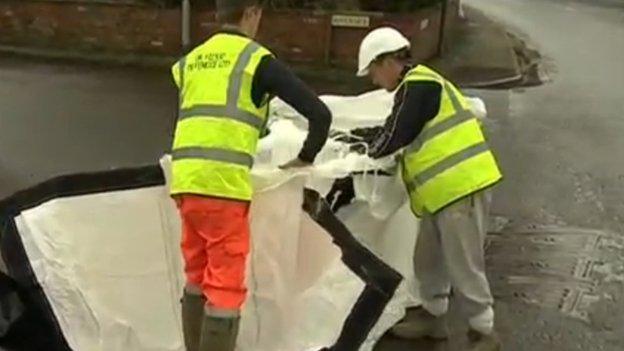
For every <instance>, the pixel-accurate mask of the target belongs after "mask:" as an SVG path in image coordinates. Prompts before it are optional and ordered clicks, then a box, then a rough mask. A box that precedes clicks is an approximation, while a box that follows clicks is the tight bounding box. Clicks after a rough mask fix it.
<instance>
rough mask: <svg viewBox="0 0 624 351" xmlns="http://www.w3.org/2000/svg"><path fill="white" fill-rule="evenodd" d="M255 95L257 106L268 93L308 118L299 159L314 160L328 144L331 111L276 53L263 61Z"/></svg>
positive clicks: (253, 90)
mask: <svg viewBox="0 0 624 351" xmlns="http://www.w3.org/2000/svg"><path fill="white" fill-rule="evenodd" d="M251 94H252V98H253V101H254V103H255V104H256V106H260V104H261V103H262V101H263V98H264V97H265V96H266V95H267V94H268V95H270V96H277V97H279V98H280V99H282V100H284V102H286V103H287V104H289V105H290V106H292V107H293V108H294V109H295V110H296V111H297V112H299V113H300V114H301V115H303V116H304V117H305V118H306V119H307V120H308V122H309V123H308V125H309V127H308V137H307V139H306V140H305V142H304V143H303V148H302V149H301V152H300V154H299V159H301V160H302V161H306V162H310V163H312V162H314V159H315V158H316V155H317V154H318V153H319V152H320V151H321V149H322V148H323V146H324V145H325V142H326V140H327V136H328V134H329V128H330V126H331V122H332V115H331V112H330V111H329V109H328V108H327V106H326V105H325V104H324V103H323V102H322V101H321V100H320V99H319V98H318V97H317V95H316V94H315V93H314V92H313V91H312V90H311V89H310V88H309V87H308V86H307V85H306V84H305V83H303V81H301V79H299V78H298V77H297V76H296V75H295V74H294V73H293V72H292V71H291V70H290V69H289V68H288V67H287V66H286V65H285V64H284V63H282V62H281V61H279V60H278V59H276V58H274V57H272V56H265V57H264V58H263V59H262V60H261V61H260V64H259V66H258V68H257V69H256V75H255V76H254V80H253V82H252V93H251Z"/></svg>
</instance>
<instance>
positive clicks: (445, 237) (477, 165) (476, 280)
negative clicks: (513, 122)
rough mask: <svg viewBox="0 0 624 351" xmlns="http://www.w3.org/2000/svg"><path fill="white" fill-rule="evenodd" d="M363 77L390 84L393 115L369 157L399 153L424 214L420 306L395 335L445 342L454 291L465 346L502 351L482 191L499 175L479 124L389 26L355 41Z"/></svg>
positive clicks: (417, 262) (414, 203)
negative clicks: (461, 316) (462, 314)
mask: <svg viewBox="0 0 624 351" xmlns="http://www.w3.org/2000/svg"><path fill="white" fill-rule="evenodd" d="M366 75H368V76H370V78H371V79H372V81H373V83H374V84H376V85H378V86H380V87H382V88H384V89H386V90H388V91H390V92H393V91H395V90H396V96H395V104H394V108H393V110H392V114H391V115H390V117H389V118H388V119H387V121H386V125H385V126H384V127H383V128H381V129H380V130H379V131H378V133H372V135H373V137H372V138H371V139H372V140H370V144H371V149H370V151H369V154H370V156H371V157H373V158H381V157H386V156H389V155H393V154H395V153H398V152H400V154H399V159H400V164H401V172H402V176H403V181H404V183H405V186H406V189H407V192H408V194H409V200H410V204H411V208H412V211H413V212H414V214H415V215H416V216H418V217H420V218H421V219H422V221H421V226H420V233H419V236H418V240H417V244H416V248H415V253H414V269H415V273H416V277H417V280H418V281H419V283H420V292H421V297H422V299H423V304H422V307H420V308H417V309H409V310H408V314H407V316H406V318H405V319H404V320H403V321H402V322H400V323H399V324H397V325H396V326H395V327H394V328H393V329H392V332H393V334H395V335H396V336H398V337H403V338H410V339H416V338H421V337H433V338H439V339H445V338H447V336H448V329H447V326H446V322H445V318H444V317H445V315H446V313H447V311H448V305H449V295H450V293H451V288H452V289H453V291H454V293H455V295H456V296H457V297H459V298H460V300H461V301H462V302H463V303H462V307H463V308H462V309H463V312H465V317H466V319H467V320H468V324H469V327H470V330H469V333H468V336H469V340H470V345H471V346H470V347H471V348H470V350H473V351H477V350H478V351H495V350H499V349H500V342H499V339H498V338H497V336H496V334H495V333H494V310H493V308H492V305H493V302H494V300H493V298H492V293H491V292H490V286H489V283H488V280H487V278H486V275H485V260H484V241H485V236H486V223H487V215H488V213H487V212H488V211H487V210H488V204H489V200H490V199H489V193H488V190H489V189H491V188H492V187H493V186H494V185H495V184H497V183H499V182H500V181H501V179H502V175H501V172H500V170H499V167H498V165H497V162H496V159H495V158H494V155H493V154H492V152H491V150H490V147H489V145H488V143H487V141H486V139H485V137H484V135H483V132H482V130H481V124H480V122H479V120H478V119H477V118H476V116H475V114H474V113H473V112H472V111H471V107H470V104H469V102H468V101H467V99H466V98H465V97H464V96H463V94H462V93H461V91H460V90H459V89H458V88H457V87H455V86H454V85H453V84H452V83H451V82H449V81H448V80H446V79H445V78H444V77H443V76H442V75H440V74H439V73H437V72H435V71H434V70H432V69H431V68H429V67H426V66H424V65H412V62H411V54H410V42H409V40H408V39H407V38H405V37H404V36H403V35H402V34H401V33H400V32H399V31H397V30H395V29H393V28H389V27H384V28H379V29H376V30H374V31H372V32H370V33H369V34H368V35H367V36H366V38H365V39H364V40H363V41H362V44H361V47H360V53H359V71H358V76H366ZM366 134H371V133H370V131H367V133H366Z"/></svg>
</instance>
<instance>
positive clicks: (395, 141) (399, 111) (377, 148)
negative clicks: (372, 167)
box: [369, 81, 442, 158]
mask: <svg viewBox="0 0 624 351" xmlns="http://www.w3.org/2000/svg"><path fill="white" fill-rule="evenodd" d="M441 99H442V86H441V85H440V84H439V83H437V82H430V81H425V82H408V83H407V84H406V85H404V86H403V87H401V88H400V89H399V91H397V93H396V96H395V102H394V107H393V108H392V114H391V115H390V116H389V117H388V119H387V120H386V123H385V126H384V127H383V129H382V130H381V132H380V133H379V134H378V135H377V136H376V137H375V141H374V142H373V144H372V145H371V150H370V152H369V156H370V157H372V158H382V157H385V156H388V155H392V154H393V153H395V152H397V151H399V150H400V149H402V148H404V147H406V146H407V145H409V144H410V143H411V142H412V141H414V139H416V137H417V136H418V135H419V134H420V132H421V131H422V130H423V128H424V127H425V124H427V122H429V121H430V120H432V119H433V118H434V117H435V116H437V115H438V113H439V111H440V101H441Z"/></svg>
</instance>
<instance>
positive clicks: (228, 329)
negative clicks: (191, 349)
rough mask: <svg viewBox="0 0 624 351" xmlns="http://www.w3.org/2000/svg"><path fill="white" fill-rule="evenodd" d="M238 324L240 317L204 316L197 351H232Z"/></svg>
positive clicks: (234, 345) (236, 336)
mask: <svg viewBox="0 0 624 351" xmlns="http://www.w3.org/2000/svg"><path fill="white" fill-rule="evenodd" d="M239 324H240V317H230V318H219V317H213V316H208V315H204V322H203V325H202V331H201V338H200V340H201V341H200V345H199V351H234V349H235V348H236V339H237V338H238V327H239Z"/></svg>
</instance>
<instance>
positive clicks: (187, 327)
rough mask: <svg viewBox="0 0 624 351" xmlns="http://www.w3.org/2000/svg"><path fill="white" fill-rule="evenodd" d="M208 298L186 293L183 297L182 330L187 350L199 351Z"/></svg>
mask: <svg viewBox="0 0 624 351" xmlns="http://www.w3.org/2000/svg"><path fill="white" fill-rule="evenodd" d="M205 303H206V300H205V299H204V297H203V296H201V295H195V294H189V293H187V292H185V293H184V296H183V297H182V330H183V332H184V344H185V345H186V350H187V351H199V338H200V335H201V328H202V317H203V315H204V305H205Z"/></svg>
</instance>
